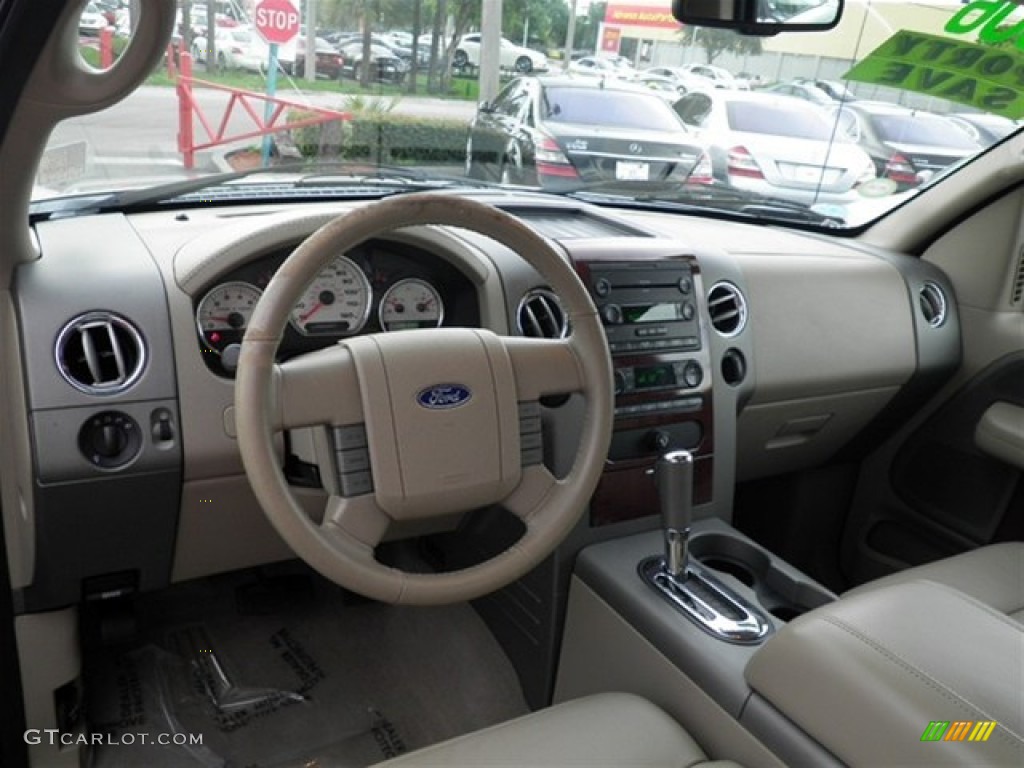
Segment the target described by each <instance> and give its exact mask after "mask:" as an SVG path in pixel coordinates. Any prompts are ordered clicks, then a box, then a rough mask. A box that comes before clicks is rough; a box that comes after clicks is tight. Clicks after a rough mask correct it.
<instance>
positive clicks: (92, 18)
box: [78, 3, 107, 36]
mask: <svg viewBox="0 0 1024 768" xmlns="http://www.w3.org/2000/svg"><path fill="white" fill-rule="evenodd" d="M106 27H107V17H106V16H105V15H104V14H103V12H102V11H101V10H100V9H99V6H97V5H96V4H95V3H89V4H88V5H87V6H86V7H85V10H84V11H82V16H81V17H80V18H79V19H78V32H79V34H82V35H93V36H95V35H98V34H99V33H100V30H102V29H106Z"/></svg>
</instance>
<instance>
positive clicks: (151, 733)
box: [85, 567, 527, 768]
mask: <svg viewBox="0 0 1024 768" xmlns="http://www.w3.org/2000/svg"><path fill="white" fill-rule="evenodd" d="M136 615H137V617H138V627H139V628H138V631H137V632H136V633H135V638H134V639H133V641H132V642H131V643H127V644H125V643H122V644H120V645H117V646H114V645H111V644H109V643H108V644H107V645H105V646H104V647H103V648H102V649H100V650H94V651H91V652H87V654H86V674H85V679H86V694H87V698H86V706H87V712H88V719H89V722H90V727H91V732H92V733H93V734H96V733H101V734H104V737H103V739H104V741H103V743H102V744H100V745H97V746H94V747H92V748H91V749H92V755H91V758H92V765H93V766H94V768H179V766H180V767H182V768H184V767H186V766H189V767H192V766H204V767H205V768H221V767H222V766H224V767H225V768H227V767H232V768H233V767H236V766H237V767H238V768H300V767H301V768H330V767H334V766H337V767H338V768H348V767H349V766H365V765H371V764H373V763H376V762H379V761H381V760H384V759H386V758H388V757H393V756H395V755H398V754H401V753H402V752H405V751H408V750H412V749H417V748H419V747H422V746H426V745H428V744H432V743H435V742H437V741H441V740H444V739H446V738H450V737H452V736H456V735H458V734H461V733H465V732H468V731H471V730H476V729H478V728H482V727H485V726H487V725H491V724H493V723H496V722H500V721H503V720H507V719H509V718H512V717H516V716H518V715H521V714H523V713H525V712H526V711H527V707H526V704H525V702H524V700H523V697H522V692H521V690H520V688H519V684H518V681H517V680H516V677H515V673H514V671H513V670H512V668H511V665H510V664H509V662H508V660H507V658H506V657H505V655H504V654H503V653H502V651H501V649H500V647H499V646H498V645H497V643H496V641H495V640H494V638H493V637H492V636H491V634H490V633H489V631H488V630H487V628H486V627H485V626H484V624H483V623H482V621H481V620H480V619H479V618H478V617H477V615H476V614H475V612H474V611H473V610H472V608H471V607H469V606H468V605H465V604H462V605H454V606H446V607H441V608H405V607H402V608H397V607H393V606H385V605H381V604H378V603H372V602H364V601H359V600H353V599H352V598H351V596H348V595H346V593H344V592H343V591H342V590H340V589H338V588H336V587H334V586H333V585H331V584H329V583H327V582H325V581H324V580H323V579H321V578H320V577H319V576H317V575H315V574H312V573H310V572H307V571H304V570H303V571H297V570H296V569H295V568H291V567H289V568H288V569H286V570H283V569H279V571H278V572H277V573H275V574H273V575H267V574H266V572H260V573H257V572H247V573H244V574H231V575H227V576H223V577H214V578H210V579H205V580H201V581H197V582H194V583H189V584H186V585H180V586H177V587H174V588H172V589H170V590H167V591H166V592H165V593H161V594H160V595H157V596H154V597H149V598H145V599H143V600H141V601H140V603H139V605H138V607H137V613H136ZM143 734H144V735H143ZM144 742H145V743H144ZM159 742H163V743H159ZM197 742H201V743H197Z"/></svg>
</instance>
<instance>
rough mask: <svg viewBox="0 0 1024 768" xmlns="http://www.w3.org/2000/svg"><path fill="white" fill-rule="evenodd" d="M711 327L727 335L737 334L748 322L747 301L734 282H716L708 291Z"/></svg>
mask: <svg viewBox="0 0 1024 768" xmlns="http://www.w3.org/2000/svg"><path fill="white" fill-rule="evenodd" d="M708 314H709V315H710V316H711V327H712V328H714V329H715V330H716V331H718V332H719V333H720V334H722V335H723V336H725V337H730V336H736V335H737V334H739V333H740V332H741V331H742V330H743V328H744V327H745V326H746V324H747V302H746V300H745V299H744V298H743V294H742V293H740V289H739V288H737V287H736V286H735V285H733V284H732V283H716V284H715V285H714V286H712V288H711V290H710V291H708Z"/></svg>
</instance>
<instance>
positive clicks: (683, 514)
mask: <svg viewBox="0 0 1024 768" xmlns="http://www.w3.org/2000/svg"><path fill="white" fill-rule="evenodd" d="M654 481H655V482H656V483H657V484H658V497H659V499H660V501H661V522H662V526H663V527H664V529H665V572H666V573H667V574H668V575H669V576H671V577H672V578H673V579H677V578H680V579H683V578H685V575H686V566H687V563H688V560H689V542H690V526H691V525H692V523H693V456H692V454H690V452H689V451H669V452H668V453H666V454H663V455H662V456H661V458H659V459H658V462H657V464H655V466H654Z"/></svg>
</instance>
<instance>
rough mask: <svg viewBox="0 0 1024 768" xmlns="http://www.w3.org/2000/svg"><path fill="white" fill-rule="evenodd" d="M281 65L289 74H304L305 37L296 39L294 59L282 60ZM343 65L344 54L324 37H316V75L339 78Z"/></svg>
mask: <svg viewBox="0 0 1024 768" xmlns="http://www.w3.org/2000/svg"><path fill="white" fill-rule="evenodd" d="M281 66H282V67H283V68H284V70H285V72H287V73H288V74H289V75H298V76H304V75H305V74H306V38H305V37H302V36H299V37H298V38H297V40H296V48H295V60H294V61H283V62H281ZM344 67H345V56H344V54H342V53H340V52H339V51H338V49H337V48H335V47H334V46H333V45H331V44H330V43H329V42H327V41H326V40H325V39H324V38H322V37H318V38H316V76H317V77H325V78H327V79H329V80H340V79H341V76H342V73H343V71H344Z"/></svg>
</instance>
